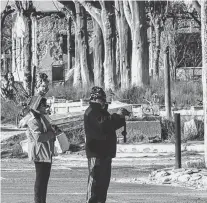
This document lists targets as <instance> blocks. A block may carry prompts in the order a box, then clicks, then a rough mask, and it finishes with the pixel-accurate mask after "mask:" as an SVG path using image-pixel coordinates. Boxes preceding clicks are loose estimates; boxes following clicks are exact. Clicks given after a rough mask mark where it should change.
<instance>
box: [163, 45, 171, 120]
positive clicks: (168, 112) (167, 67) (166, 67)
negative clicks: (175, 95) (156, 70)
mask: <svg viewBox="0 0 207 203" xmlns="http://www.w3.org/2000/svg"><path fill="white" fill-rule="evenodd" d="M164 81H165V111H166V117H167V119H170V118H171V93H170V64H169V46H167V47H166V50H165V55H164Z"/></svg>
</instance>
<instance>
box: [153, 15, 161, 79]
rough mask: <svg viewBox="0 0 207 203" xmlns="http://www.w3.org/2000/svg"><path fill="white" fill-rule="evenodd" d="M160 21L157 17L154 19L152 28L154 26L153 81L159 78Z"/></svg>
mask: <svg viewBox="0 0 207 203" xmlns="http://www.w3.org/2000/svg"><path fill="white" fill-rule="evenodd" d="M160 23H161V20H160V18H159V17H156V19H155V22H154V26H155V28H154V29H155V50H154V53H155V55H154V61H153V62H154V64H153V74H154V75H153V77H154V78H155V79H158V78H159V58H160V37H161V24H160Z"/></svg>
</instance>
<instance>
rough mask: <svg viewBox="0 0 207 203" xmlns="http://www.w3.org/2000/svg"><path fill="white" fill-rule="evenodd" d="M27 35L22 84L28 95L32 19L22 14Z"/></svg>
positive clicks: (30, 72)
mask: <svg viewBox="0 0 207 203" xmlns="http://www.w3.org/2000/svg"><path fill="white" fill-rule="evenodd" d="M24 19H25V27H26V32H25V33H27V35H26V36H25V38H24V53H25V55H24V58H25V64H24V67H25V69H24V86H25V89H26V91H27V93H28V94H29V95H31V88H32V86H31V84H32V20H31V17H30V16H29V17H26V16H24Z"/></svg>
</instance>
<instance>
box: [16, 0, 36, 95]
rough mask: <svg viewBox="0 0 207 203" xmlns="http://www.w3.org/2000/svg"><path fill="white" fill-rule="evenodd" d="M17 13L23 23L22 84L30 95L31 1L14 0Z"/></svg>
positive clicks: (32, 12) (32, 11)
mask: <svg viewBox="0 0 207 203" xmlns="http://www.w3.org/2000/svg"><path fill="white" fill-rule="evenodd" d="M15 4H16V7H17V9H18V12H19V14H22V17H23V20H24V23H25V29H26V30H25V33H26V35H25V36H24V42H23V48H24V59H25V66H24V84H25V89H26V91H27V93H28V94H29V95H31V87H32V15H33V14H34V12H35V11H36V10H35V7H34V5H33V2H32V1H24V2H23V1H15Z"/></svg>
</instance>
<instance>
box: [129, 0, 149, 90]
mask: <svg viewBox="0 0 207 203" xmlns="http://www.w3.org/2000/svg"><path fill="white" fill-rule="evenodd" d="M130 4H131V12H132V27H131V28H132V30H131V33H132V67H131V79H132V81H131V82H132V85H135V86H143V85H147V84H149V48H148V42H147V28H146V17H145V2H144V1H132V2H130Z"/></svg>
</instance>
